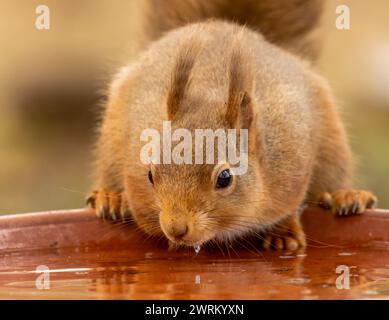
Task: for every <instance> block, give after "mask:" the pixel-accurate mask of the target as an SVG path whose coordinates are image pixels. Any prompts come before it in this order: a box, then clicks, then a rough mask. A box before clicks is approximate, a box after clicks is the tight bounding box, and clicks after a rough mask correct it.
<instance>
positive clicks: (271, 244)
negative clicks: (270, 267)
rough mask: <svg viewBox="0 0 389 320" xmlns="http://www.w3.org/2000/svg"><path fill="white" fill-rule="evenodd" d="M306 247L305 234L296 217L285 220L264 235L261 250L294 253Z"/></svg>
mask: <svg viewBox="0 0 389 320" xmlns="http://www.w3.org/2000/svg"><path fill="white" fill-rule="evenodd" d="M305 246H306V240H305V234H304V231H303V229H302V226H301V224H300V221H299V218H298V216H297V215H293V216H291V217H289V218H287V219H286V220H285V221H283V222H281V223H280V224H278V225H276V226H275V227H273V228H272V229H270V230H269V231H267V232H266V233H265V236H264V238H263V241H262V248H264V249H270V248H272V249H274V250H277V251H281V250H290V251H296V250H298V249H301V248H304V247H305Z"/></svg>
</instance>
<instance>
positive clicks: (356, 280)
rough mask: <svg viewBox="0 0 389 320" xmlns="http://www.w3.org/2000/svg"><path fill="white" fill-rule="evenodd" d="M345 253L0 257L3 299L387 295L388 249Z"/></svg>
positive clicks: (67, 253) (332, 250)
mask: <svg viewBox="0 0 389 320" xmlns="http://www.w3.org/2000/svg"><path fill="white" fill-rule="evenodd" d="M38 253H39V254H38ZM344 253H346V251H340V250H339V249H336V248H308V250H307V252H300V253H297V254H296V253H294V254H293V253H282V254H280V253H277V252H261V253H260V254H259V253H256V252H248V251H247V250H238V249H237V252H236V256H229V257H226V256H223V254H221V253H219V254H217V253H215V252H210V251H208V250H206V249H204V250H202V251H201V253H199V254H195V253H194V252H193V251H190V252H189V251H188V252H186V251H183V252H182V251H178V252H168V251H166V250H164V249H159V248H154V249H150V248H147V250H145V251H144V252H143V251H142V250H138V252H134V251H129V250H123V249H121V250H116V249H115V250H96V249H93V248H89V250H87V251H86V250H83V249H80V248H78V249H77V250H70V249H68V250H58V251H57V252H52V251H48V252H35V254H34V253H29V254H26V253H14V254H8V255H5V256H4V257H2V259H1V260H2V262H1V263H0V298H9V297H15V298H21V297H25V298H57V299H58V298H59V299H60V298H64V299H67V298H80V299H86V298H95V299H198V298H203V299H204V298H207V299H216V298H217V299H239V298H241V299H320V298H334V299H340V298H375V297H377V296H379V297H389V251H387V250H372V249H371V248H370V249H369V250H366V249H358V250H356V249H355V250H354V249H353V250H352V251H350V253H352V254H344ZM41 264H45V265H47V266H48V267H49V269H50V281H51V284H50V290H38V289H36V288H35V279H36V276H37V274H36V271H35V268H36V266H37V265H41ZM339 265H346V266H349V267H350V270H351V271H350V272H351V274H350V289H349V290H346V289H344V290H339V289H337V288H336V286H335V282H336V278H337V277H338V276H339V275H338V274H337V273H336V271H335V270H336V268H337V266H339ZM7 266H8V267H7ZM9 266H14V267H13V268H12V269H10V268H9Z"/></svg>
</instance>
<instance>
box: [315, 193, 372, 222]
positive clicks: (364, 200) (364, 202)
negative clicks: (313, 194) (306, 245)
mask: <svg viewBox="0 0 389 320" xmlns="http://www.w3.org/2000/svg"><path fill="white" fill-rule="evenodd" d="M320 202H321V206H322V207H324V208H325V209H327V210H331V211H332V213H333V214H334V215H338V216H347V215H353V214H361V213H363V212H364V211H365V210H366V209H372V208H375V207H376V206H377V197H376V196H375V195H374V194H372V193H371V192H369V191H365V190H346V189H342V190H338V191H335V192H332V193H329V192H326V193H324V194H323V196H322V197H321V199H320Z"/></svg>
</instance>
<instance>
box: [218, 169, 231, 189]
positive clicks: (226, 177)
mask: <svg viewBox="0 0 389 320" xmlns="http://www.w3.org/2000/svg"><path fill="white" fill-rule="evenodd" d="M231 181H232V175H231V173H230V170H229V169H226V170H223V171H222V172H221V173H220V174H219V176H218V177H217V183H216V188H218V189H219V188H227V187H228V186H229V185H230V184H231Z"/></svg>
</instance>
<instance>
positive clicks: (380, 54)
mask: <svg viewBox="0 0 389 320" xmlns="http://www.w3.org/2000/svg"><path fill="white" fill-rule="evenodd" d="M40 4H43V3H42V1H32V0H23V1H11V0H0V12H1V16H0V39H1V41H0V214H7V213H19V212H32V211H40V210H49V209H66V208H78V207H82V206H83V205H84V198H85V196H86V194H87V193H88V191H89V189H90V187H91V186H92V176H91V167H92V165H91V164H92V161H93V143H94V137H95V127H96V123H97V121H98V113H99V110H100V109H101V105H102V104H103V103H104V97H105V93H104V90H105V88H106V86H107V84H108V82H109V79H110V77H111V76H112V74H113V73H114V72H115V71H116V70H117V69H118V67H119V66H120V65H122V64H124V63H126V62H128V61H130V60H131V58H132V57H133V56H134V55H135V54H136V53H137V52H138V51H139V50H140V49H141V48H142V46H143V41H142V32H141V30H142V24H143V21H142V14H141V12H142V10H143V6H142V1H141V0H139V1H137V0H127V1H126V0H110V1H108V0H99V1H95V0H83V1H76V0H66V1H65V0H45V1H44V4H45V5H47V6H48V7H49V9H50V30H37V29H36V28H35V19H36V17H37V14H36V13H35V9H36V7H37V6H38V5H40ZM341 4H346V5H348V6H349V8H350V12H351V28H350V30H338V29H336V27H335V19H336V17H337V15H336V13H335V9H336V6H337V5H341ZM320 33H321V34H322V38H323V43H322V49H321V55H320V58H319V61H318V63H317V65H316V69H318V70H319V72H320V73H321V74H322V75H323V76H325V77H326V78H327V79H328V80H329V82H330V84H331V86H332V88H333V89H334V92H335V94H336V97H337V99H338V103H339V105H340V107H341V109H342V114H343V118H344V120H345V123H346V125H347V128H348V132H349V135H350V139H351V142H352V147H353V150H354V153H355V155H356V156H357V165H358V170H357V171H358V175H357V177H356V185H357V186H359V187H363V188H366V189H371V190H373V191H374V192H375V193H376V194H377V195H378V197H379V200H380V207H383V208H389V178H388V177H389V1H386V0H372V1H358V0H351V1H337V0H327V3H326V10H325V14H324V16H323V18H322V23H321V29H320ZM334 156H336V155H334Z"/></svg>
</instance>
